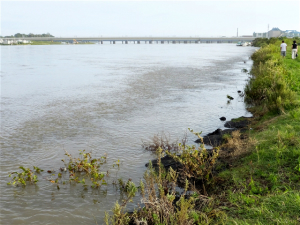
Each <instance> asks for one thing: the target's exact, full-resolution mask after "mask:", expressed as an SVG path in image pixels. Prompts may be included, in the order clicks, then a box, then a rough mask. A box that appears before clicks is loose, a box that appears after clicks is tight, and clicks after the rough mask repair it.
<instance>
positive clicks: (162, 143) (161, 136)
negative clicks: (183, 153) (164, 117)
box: [142, 132, 187, 152]
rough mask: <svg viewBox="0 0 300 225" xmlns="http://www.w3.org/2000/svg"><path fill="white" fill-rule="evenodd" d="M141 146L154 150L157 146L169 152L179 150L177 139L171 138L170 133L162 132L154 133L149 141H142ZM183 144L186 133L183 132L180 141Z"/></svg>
mask: <svg viewBox="0 0 300 225" xmlns="http://www.w3.org/2000/svg"><path fill="white" fill-rule="evenodd" d="M142 142H143V144H142V147H143V148H144V149H145V150H147V151H152V152H156V151H157V150H158V149H159V148H161V149H162V150H163V152H165V151H169V152H178V151H179V146H178V143H179V140H178V139H176V140H171V137H170V134H166V133H164V132H161V133H158V134H156V135H154V136H153V137H152V138H151V139H150V140H149V141H143V140H142ZM180 143H181V144H182V145H183V146H185V145H186V143H187V134H186V133H185V134H184V136H183V138H182V139H181V142H180Z"/></svg>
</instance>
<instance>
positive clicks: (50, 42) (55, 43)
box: [31, 41, 60, 45]
mask: <svg viewBox="0 0 300 225" xmlns="http://www.w3.org/2000/svg"><path fill="white" fill-rule="evenodd" d="M31 45H60V42H55V41H53V42H52V41H32V43H31Z"/></svg>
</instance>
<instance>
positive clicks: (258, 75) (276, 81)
mask: <svg viewBox="0 0 300 225" xmlns="http://www.w3.org/2000/svg"><path fill="white" fill-rule="evenodd" d="M263 41H264V39H263V40H260V42H258V43H260V44H261V43H264V44H266V45H264V47H262V48H260V49H259V50H258V51H256V52H255V53H254V54H253V55H252V56H251V58H252V60H253V61H254V63H253V67H252V70H251V75H252V77H251V78H250V80H249V82H248V84H247V85H246V87H245V102H246V103H248V104H249V105H250V106H254V107H256V108H259V109H261V110H262V111H264V112H266V111H272V112H276V113H280V112H284V110H285V109H288V108H290V107H293V106H295V105H296V104H297V93H296V91H297V88H295V80H294V79H292V78H293V77H295V76H294V75H293V73H292V72H291V71H290V70H289V68H288V67H287V65H286V62H285V61H286V60H287V59H288V58H289V56H287V57H286V58H283V57H281V56H280V44H281V39H274V38H273V39H270V40H265V41H264V42H263ZM288 42H291V41H290V40H288ZM267 43H272V44H268V45H267ZM288 46H289V44H288ZM287 50H288V51H287V54H288V53H289V52H290V50H289V47H288V49H287ZM297 61H298V60H297ZM297 83H299V80H298V81H297ZM292 84H294V86H293V85H292Z"/></svg>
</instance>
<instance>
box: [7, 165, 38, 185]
mask: <svg viewBox="0 0 300 225" xmlns="http://www.w3.org/2000/svg"><path fill="white" fill-rule="evenodd" d="M19 168H20V169H21V170H22V172H12V173H10V174H9V177H12V181H11V182H9V183H7V184H8V185H15V186H17V185H22V186H26V185H27V184H28V183H29V184H36V183H37V182H38V179H37V176H36V175H35V174H34V173H33V172H32V171H31V170H30V169H29V168H25V167H23V166H20V167H19ZM36 168H37V167H34V169H36ZM39 171H40V169H39Z"/></svg>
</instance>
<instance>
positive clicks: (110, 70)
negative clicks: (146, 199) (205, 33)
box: [0, 44, 255, 225]
mask: <svg viewBox="0 0 300 225" xmlns="http://www.w3.org/2000/svg"><path fill="white" fill-rule="evenodd" d="M254 51H255V48H253V47H237V46H235V45H234V44H185V45H184V44H180V45H179V44H176V45H171V44H170V45H159V44H153V45H145V44H143V45H142V44H141V45H118V44H116V45H64V46H2V47H1V74H0V75H1V173H0V175H1V176H0V179H1V184H0V185H1V224H73V225H74V224H96V223H98V224H102V223H103V217H104V212H105V211H109V210H110V209H111V208H112V207H113V205H114V203H115V202H116V201H119V202H120V201H121V199H122V196H121V195H120V193H119V192H118V191H117V190H116V188H115V187H114V186H113V185H112V182H113V181H114V180H116V179H117V178H119V177H122V178H124V179H128V178H131V179H133V181H134V182H139V180H140V179H141V178H142V176H143V173H144V171H145V169H146V168H145V163H147V162H148V161H149V160H150V159H153V158H154V157H155V156H154V155H153V154H151V153H150V152H147V151H144V150H143V148H142V140H148V139H149V138H151V137H153V135H155V134H157V133H160V132H165V133H167V134H168V135H170V138H171V139H173V140H175V139H177V138H179V139H180V138H181V137H182V136H183V135H184V133H185V132H186V131H187V128H192V129H194V130H195V131H203V134H206V133H208V132H211V131H213V130H215V129H217V128H223V125H224V122H222V121H220V120H219V117H221V116H225V117H226V118H227V120H230V119H231V118H235V117H239V116H250V114H249V113H248V112H247V111H246V110H245V105H244V103H243V99H242V98H240V97H239V96H238V93H237V91H238V90H243V88H244V86H245V83H246V80H247V79H248V74H246V73H243V72H241V70H242V69H244V68H245V69H247V70H249V69H250V67H251V65H252V62H251V60H249V56H250V55H251V54H252V53H253V52H254ZM227 94H228V95H231V96H232V97H234V100H233V101H232V102H231V103H230V104H227V98H226V95H227ZM188 139H189V143H193V141H194V140H195V139H196V138H195V137H194V136H193V135H191V134H188ZM82 149H85V150H86V151H91V152H92V154H93V155H94V156H99V157H100V156H102V155H103V154H104V153H107V155H108V162H107V164H106V166H104V167H103V168H102V170H103V171H106V170H110V174H111V175H110V178H108V181H109V185H107V186H105V187H102V188H101V189H99V190H92V189H91V188H88V190H84V189H83V187H82V186H81V185H61V189H60V190H57V188H56V186H55V185H53V184H51V183H50V182H49V181H48V179H50V178H51V175H49V174H48V173H46V172H43V173H42V174H41V175H40V177H39V182H38V183H37V185H32V186H27V187H25V188H21V187H12V186H8V185H6V183H7V182H9V181H10V179H9V178H8V174H9V173H10V172H12V171H18V170H19V169H18V167H19V166H21V165H23V166H26V167H32V166H38V167H40V168H42V169H45V170H49V169H51V170H52V169H53V170H56V171H57V172H58V169H59V168H60V167H61V166H63V164H62V162H61V159H65V156H64V150H67V151H68V152H70V153H71V154H73V155H74V156H75V155H76V154H77V153H78V150H82ZM118 159H119V160H120V161H121V165H120V169H119V170H118V169H117V168H116V167H114V168H113V167H112V164H113V163H114V162H115V161H116V160H118ZM64 176H67V175H64ZM66 178H67V177H66ZM138 203H139V198H138V196H137V197H136V198H135V199H134V202H133V203H132V204H131V205H130V206H129V210H130V209H132V208H133V207H135V206H136V205H137V204H138Z"/></svg>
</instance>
